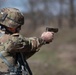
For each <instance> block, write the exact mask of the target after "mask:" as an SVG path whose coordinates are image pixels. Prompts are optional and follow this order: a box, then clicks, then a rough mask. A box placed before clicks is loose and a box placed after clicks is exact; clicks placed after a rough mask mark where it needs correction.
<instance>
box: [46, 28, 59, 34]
mask: <svg viewBox="0 0 76 75" xmlns="http://www.w3.org/2000/svg"><path fill="white" fill-rule="evenodd" d="M46 31H50V32H54V33H57V32H58V28H49V27H46Z"/></svg>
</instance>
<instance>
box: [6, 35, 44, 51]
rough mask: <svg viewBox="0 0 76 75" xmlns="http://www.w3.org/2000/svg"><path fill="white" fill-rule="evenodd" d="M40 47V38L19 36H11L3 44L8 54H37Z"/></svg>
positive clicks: (41, 42) (41, 41)
mask: <svg viewBox="0 0 76 75" xmlns="http://www.w3.org/2000/svg"><path fill="white" fill-rule="evenodd" d="M42 45H44V42H43V40H41V39H40V38H37V37H30V38H26V37H23V36H21V35H19V36H13V37H12V38H10V39H9V40H8V41H7V42H6V43H5V50H7V51H9V52H33V51H36V52H37V51H38V50H39V49H40V47H41V46H42Z"/></svg>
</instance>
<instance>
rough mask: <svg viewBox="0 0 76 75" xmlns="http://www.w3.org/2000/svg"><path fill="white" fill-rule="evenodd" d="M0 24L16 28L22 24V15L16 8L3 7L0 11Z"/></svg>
mask: <svg viewBox="0 0 76 75" xmlns="http://www.w3.org/2000/svg"><path fill="white" fill-rule="evenodd" d="M0 24H2V25H4V26H6V27H11V28H17V27H18V26H20V25H23V24H24V16H23V14H22V13H21V12H20V11H19V10H18V9H16V8H3V9H1V11H0Z"/></svg>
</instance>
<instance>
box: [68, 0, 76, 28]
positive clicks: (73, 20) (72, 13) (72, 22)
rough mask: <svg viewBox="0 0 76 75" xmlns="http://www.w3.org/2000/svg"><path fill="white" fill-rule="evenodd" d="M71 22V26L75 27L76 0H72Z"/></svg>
mask: <svg viewBox="0 0 76 75" xmlns="http://www.w3.org/2000/svg"><path fill="white" fill-rule="evenodd" d="M69 24H70V27H71V28H74V27H75V26H76V25H75V14H74V0H70V20H69Z"/></svg>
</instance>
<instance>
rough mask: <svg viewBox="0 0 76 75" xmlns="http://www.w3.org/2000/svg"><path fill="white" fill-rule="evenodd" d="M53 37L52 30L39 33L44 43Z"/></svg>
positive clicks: (50, 40)
mask: <svg viewBox="0 0 76 75" xmlns="http://www.w3.org/2000/svg"><path fill="white" fill-rule="evenodd" d="M53 38H54V32H49V31H47V32H43V33H42V35H41V39H43V40H44V41H45V42H46V43H50V42H52V40H53Z"/></svg>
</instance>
